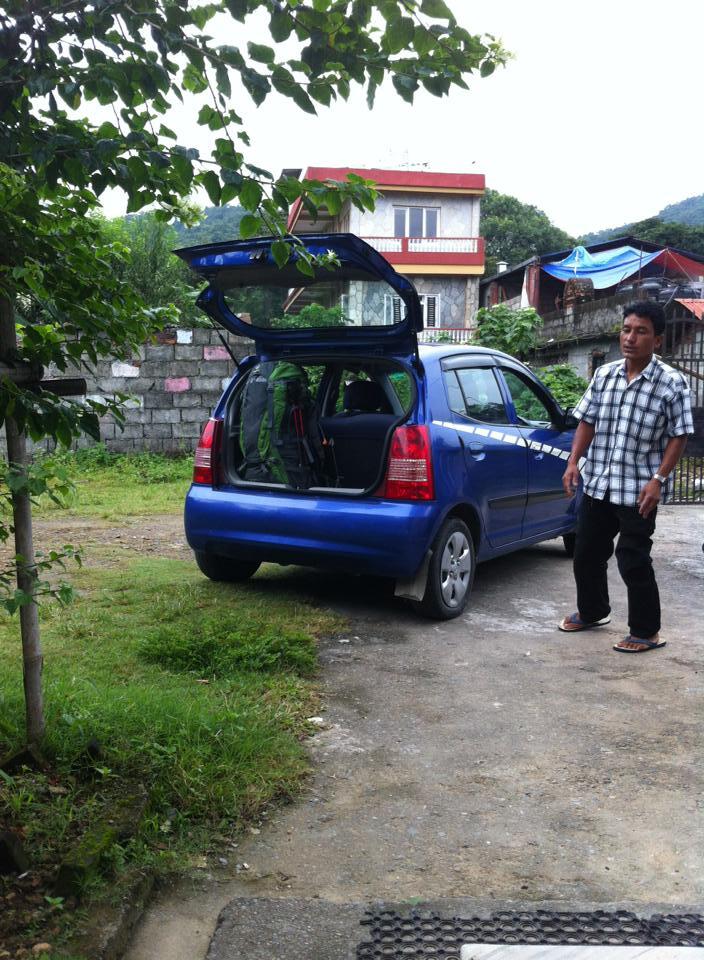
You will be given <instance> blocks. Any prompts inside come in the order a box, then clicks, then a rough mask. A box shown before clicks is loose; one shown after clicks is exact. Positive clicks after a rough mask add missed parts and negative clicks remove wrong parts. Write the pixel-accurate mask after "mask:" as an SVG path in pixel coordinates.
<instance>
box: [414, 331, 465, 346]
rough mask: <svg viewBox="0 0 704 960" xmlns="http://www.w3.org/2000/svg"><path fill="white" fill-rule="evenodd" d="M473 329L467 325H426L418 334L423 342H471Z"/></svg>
mask: <svg viewBox="0 0 704 960" xmlns="http://www.w3.org/2000/svg"><path fill="white" fill-rule="evenodd" d="M473 332H474V331H473V330H468V329H467V328H466V327H426V328H425V330H421V331H420V333H419V334H418V340H419V341H420V342H421V343H469V341H470V340H471V339H472V334H473Z"/></svg>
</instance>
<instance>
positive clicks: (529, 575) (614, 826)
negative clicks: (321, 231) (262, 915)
mask: <svg viewBox="0 0 704 960" xmlns="http://www.w3.org/2000/svg"><path fill="white" fill-rule="evenodd" d="M180 523H181V521H180V518H173V517H169V518H157V519H155V520H154V521H152V522H150V523H149V524H148V525H143V524H140V525H135V526H129V525H123V526H120V527H110V528H107V527H102V526H101V525H99V524H97V525H91V524H86V526H85V527H84V529H83V531H82V534H83V542H84V543H85V544H86V545H88V546H89V545H90V544H91V543H94V544H95V545H96V546H99V547H100V548H101V549H104V548H106V547H108V548H109V549H110V550H112V551H117V552H119V553H122V551H135V552H148V553H155V554H159V553H163V554H164V555H167V556H174V555H180V554H181V553H183V555H184V556H187V552H186V548H185V545H184V544H183V534H182V531H181V528H180ZM71 529H72V532H73V536H74V540H75V539H80V538H79V537H78V536H77V535H76V533H75V527H73V528H71ZM62 535H63V534H62ZM703 540H704V508H702V507H677V508H675V507H669V508H663V509H661V511H660V515H659V518H658V531H657V543H656V548H655V551H654V556H655V559H656V568H657V571H658V577H659V582H660V587H661V594H662V600H663V608H664V628H663V632H662V635H663V637H664V638H665V639H667V641H668V645H667V646H666V647H665V648H664V649H662V650H658V651H653V652H650V653H648V654H644V655H638V656H627V655H623V654H618V653H616V652H614V651H613V650H612V644H613V643H614V642H616V641H617V640H618V639H620V637H622V636H623V635H624V634H625V633H626V632H627V629H626V618H625V591H624V589H623V587H622V585H621V583H620V580H619V579H618V575H617V573H616V570H615V565H613V564H612V570H611V585H612V603H613V614H612V617H613V619H612V623H611V624H610V625H609V626H608V627H605V628H602V629H600V630H598V631H593V632H590V633H586V634H580V635H576V636H575V635H572V636H568V635H565V634H562V633H559V632H558V631H557V630H556V624H557V622H558V621H559V620H560V619H561V618H562V617H563V616H564V615H565V614H566V613H569V612H571V610H572V609H573V608H574V588H573V583H572V575H571V564H570V563H569V561H568V560H567V559H566V558H565V556H564V553H563V551H562V547H561V544H560V543H559V542H558V541H553V542H550V543H547V544H542V545H540V546H539V547H537V548H533V549H530V550H526V551H522V552H521V553H518V554H514V555H512V556H509V557H505V558H502V559H500V560H497V561H493V562H491V563H488V564H485V565H483V566H481V567H480V568H479V571H478V574H477V579H476V584H475V589H474V596H473V599H472V603H471V606H470V608H469V609H468V611H467V613H466V614H465V615H464V616H463V617H462V618H460V619H459V620H457V621H453V622H450V623H445V624H437V623H432V622H429V621H423V620H419V619H416V618H415V617H414V616H413V614H412V613H411V612H410V611H408V610H407V609H406V607H405V606H404V605H403V604H401V603H399V602H398V601H394V600H393V598H392V597H391V596H390V593H389V589H388V586H387V585H384V584H379V583H375V582H374V581H369V580H362V579H351V578H345V577H340V576H332V575H327V574H325V573H320V572H311V571H306V570H302V569H300V568H290V569H289V570H288V571H287V575H286V577H285V578H283V579H277V580H276V587H275V588H276V589H280V590H287V591H291V592H292V593H295V592H296V591H303V592H305V593H306V594H308V595H311V594H312V595H313V596H314V597H316V598H317V599H318V600H319V602H320V603H321V604H323V605H328V606H331V607H333V608H335V609H337V610H339V611H340V612H342V613H344V614H345V615H347V616H348V617H349V628H348V630H347V631H346V632H345V634H344V635H343V636H338V637H335V638H331V639H330V640H329V641H327V642H325V643H324V644H323V646H322V649H321V657H322V664H323V673H322V684H323V693H324V698H325V709H324V711H323V713H322V724H321V728H320V732H319V734H318V735H317V736H316V737H315V738H314V739H313V740H312V741H311V750H312V756H313V761H314V775H313V777H312V778H311V781H310V784H309V789H308V791H307V793H306V795H305V796H304V797H303V798H302V799H301V800H300V801H299V802H298V803H296V804H294V805H292V806H290V807H288V808H285V809H279V810H276V811H274V812H273V813H272V815H271V817H270V818H269V820H268V822H265V823H262V824H261V826H260V827H259V828H257V830H256V831H254V832H252V833H250V834H248V835H247V836H246V837H244V838H242V839H241V840H240V842H239V844H238V846H237V847H228V848H227V849H224V850H223V851H222V852H221V856H220V857H219V858H218V861H219V862H217V863H215V864H214V866H213V865H212V864H211V866H210V867H209V868H205V869H203V870H202V871H201V872H200V874H199V876H197V877H195V878H193V877H191V878H188V879H187V880H186V881H184V882H183V883H181V884H180V885H179V886H178V887H176V888H173V889H168V890H164V891H162V892H161V893H160V895H159V896H158V897H157V898H156V900H155V902H154V903H153V905H152V907H151V908H150V910H149V911H148V913H147V915H146V917H145V919H144V922H143V923H142V925H141V926H140V928H139V929H138V931H137V934H136V936H135V938H134V942H133V945H132V947H131V949H130V950H129V951H128V953H127V960H147V958H148V960H161V958H164V960H166V958H168V960H196V958H199V957H204V956H205V955H206V953H208V956H209V957H212V958H213V960H214V958H217V957H222V958H235V957H240V956H247V957H248V958H250V957H254V956H255V954H254V953H251V952H249V953H248V952H246V951H244V949H243V946H242V943H241V942H238V940H237V937H238V936H241V934H238V933H237V931H236V929H235V928H234V927H232V926H230V927H228V925H227V923H221V927H220V932H219V935H218V936H219V939H218V940H217V943H215V942H214V943H213V944H211V938H212V936H213V932H214V930H215V927H216V922H217V919H218V915H219V914H220V912H221V910H223V908H225V909H224V910H223V914H222V917H225V918H226V917H227V916H228V908H227V905H228V904H229V903H230V902H233V904H236V909H237V914H238V916H241V915H242V914H243V913H244V914H246V912H247V903H248V902H252V904H253V907H252V909H253V912H254V901H256V903H261V902H262V901H265V902H267V903H273V904H276V903H277V902H281V900H282V899H287V900H293V899H296V900H298V901H306V902H314V901H319V902H320V903H321V904H323V903H336V904H339V905H340V906H341V907H342V905H345V904H346V905H349V904H360V903H369V902H372V901H375V900H379V899H381V900H386V901H389V900H392V901H396V902H399V901H409V900H410V901H412V902H414V901H415V899H416V898H417V899H421V900H430V899H433V900H435V901H438V900H440V901H442V900H443V899H445V898H448V899H447V902H448V903H449V902H451V901H450V899H449V898H470V899H473V900H475V901H476V902H482V903H507V902H509V903H514V904H521V905H531V906H533V907H535V906H538V905H542V904H545V903H547V902H550V903H556V904H560V905H564V906H565V908H566V907H568V906H570V905H574V904H583V903H585V902H589V903H591V904H600V905H606V904H629V905H632V906H634V907H636V908H642V909H647V908H648V907H649V906H650V905H653V904H659V905H662V904H665V905H672V906H673V907H683V906H689V907H692V906H693V907H694V908H696V905H697V904H701V903H702V901H703V900H704V896H703V893H704V871H703V865H704V856H703V854H704V832H703V831H702V829H701V827H702V818H701V796H702V786H704V778H703V777H702V765H701V749H700V745H701V733H702V726H704V722H703V721H704V713H703V711H702V701H703V699H704V698H703V696H702V694H703V692H704V682H703V680H702V660H703V657H702V653H703V647H704V631H702V630H701V610H702V597H703V594H704V591H703V587H704V555H703V554H702V541H703ZM266 576H267V573H266V568H264V569H263V570H262V571H260V573H259V574H258V577H259V578H260V579H261V580H262V582H263V583H265V582H266ZM272 589H274V584H273V583H272ZM452 902H454V901H452ZM230 909H231V910H232V909H234V906H233V908H230ZM268 912H269V913H275V910H273V911H272V910H269V911H268ZM321 912H322V911H321ZM235 927H236V925H235ZM226 929H227V930H229V931H230V932H229V933H227V935H225V934H224V933H223V931H224V930H226ZM272 936H273V934H272ZM266 937H267V934H266V933H265V932H264V933H260V935H259V940H260V942H261V943H262V945H263V946H262V949H263V951H264V952H263V953H262V956H264V955H266V956H271V955H273V954H272V953H266V950H267V949H270V948H271V946H273V944H270V945H269V946H268V947H267V943H266ZM216 939H217V938H216ZM209 947H210V952H208V951H209ZM276 955H279V954H276ZM280 955H284V954H280ZM285 955H286V956H291V957H292V958H295V957H298V955H299V954H298V953H296V952H295V950H293V952H288V951H287V952H286V954H285ZM325 955H326V954H325V952H322V953H321V954H320V956H321V957H323V956H325ZM340 955H342V954H340ZM256 956H259V954H258V953H257V954H256ZM309 956H312V955H309ZM315 956H316V957H317V956H318V954H315ZM336 956H337V954H336Z"/></svg>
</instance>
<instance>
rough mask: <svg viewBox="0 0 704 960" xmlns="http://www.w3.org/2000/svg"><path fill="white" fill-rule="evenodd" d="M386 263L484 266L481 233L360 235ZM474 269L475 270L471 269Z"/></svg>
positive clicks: (425, 265)
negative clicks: (451, 235)
mask: <svg viewBox="0 0 704 960" xmlns="http://www.w3.org/2000/svg"><path fill="white" fill-rule="evenodd" d="M362 239H363V240H366V241H367V243H368V244H370V246H372V247H374V249H375V250H378V251H379V253H380V254H382V255H383V256H384V257H385V258H386V259H387V260H388V261H389V263H391V264H393V265H394V266H397V265H403V266H405V267H416V268H422V267H434V266H441V267H458V268H460V269H458V273H461V272H462V270H461V268H462V267H483V266H484V238H483V237H363V238H362ZM471 272H474V271H471Z"/></svg>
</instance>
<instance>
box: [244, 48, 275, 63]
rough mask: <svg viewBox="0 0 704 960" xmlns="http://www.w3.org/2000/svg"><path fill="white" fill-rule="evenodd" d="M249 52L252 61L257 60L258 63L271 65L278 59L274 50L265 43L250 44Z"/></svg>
mask: <svg viewBox="0 0 704 960" xmlns="http://www.w3.org/2000/svg"><path fill="white" fill-rule="evenodd" d="M247 50H248V51H249V55H250V57H251V58H252V60H256V61H257V63H266V64H271V63H273V62H274V60H275V59H276V54H275V53H274V51H273V50H272V48H271V47H267V46H266V44H263V43H248V44H247Z"/></svg>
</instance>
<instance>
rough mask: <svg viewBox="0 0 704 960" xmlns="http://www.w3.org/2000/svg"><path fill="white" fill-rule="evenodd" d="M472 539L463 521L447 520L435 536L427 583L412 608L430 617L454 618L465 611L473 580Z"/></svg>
mask: <svg viewBox="0 0 704 960" xmlns="http://www.w3.org/2000/svg"><path fill="white" fill-rule="evenodd" d="M475 567H476V561H475V557H474V542H473V541H472V535H471V533H470V532H469V527H468V526H467V524H466V523H464V521H463V520H459V519H457V518H453V519H450V520H446V521H445V523H444V524H443V525H442V527H441V529H440V532H439V533H438V535H437V537H436V538H435V542H434V544H433V547H432V556H431V558H430V564H429V566H428V582H427V584H426V587H425V594H424V596H423V599H422V600H413V601H411V603H412V605H413V607H414V609H415V610H416V611H417V612H418V613H420V614H421V615H422V616H424V617H430V618H431V619H433V620H453V619H454V618H455V617H459V616H461V614H462V613H463V612H464V610H465V608H466V606H467V602H468V600H469V596H470V593H471V592H472V583H473V582H474V570H475Z"/></svg>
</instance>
